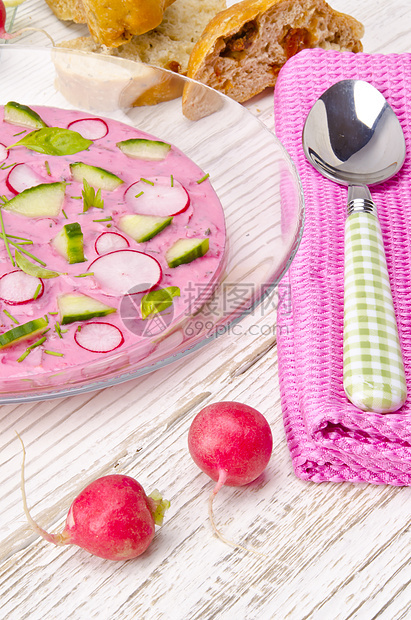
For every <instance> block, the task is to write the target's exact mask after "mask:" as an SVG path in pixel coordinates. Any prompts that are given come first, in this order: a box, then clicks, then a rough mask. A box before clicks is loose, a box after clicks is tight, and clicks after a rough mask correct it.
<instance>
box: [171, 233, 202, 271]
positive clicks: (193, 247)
mask: <svg viewBox="0 0 411 620" xmlns="http://www.w3.org/2000/svg"><path fill="white" fill-rule="evenodd" d="M208 249H209V240H208V237H206V238H205V239H199V238H193V239H178V241H176V242H175V243H174V245H172V246H171V248H169V249H168V250H167V252H166V261H167V264H168V266H169V267H178V266H179V265H183V264H184V263H191V262H192V261H193V260H195V259H196V258H200V257H201V256H204V254H206V253H207V252H208Z"/></svg>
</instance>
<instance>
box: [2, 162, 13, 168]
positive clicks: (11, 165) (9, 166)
mask: <svg viewBox="0 0 411 620" xmlns="http://www.w3.org/2000/svg"><path fill="white" fill-rule="evenodd" d="M13 166H14V164H8V165H7V166H6V164H5V163H4V162H3V163H2V164H1V166H0V168H1V169H2V170H7V169H8V168H12V167H13Z"/></svg>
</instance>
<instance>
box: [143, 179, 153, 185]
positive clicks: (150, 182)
mask: <svg viewBox="0 0 411 620" xmlns="http://www.w3.org/2000/svg"><path fill="white" fill-rule="evenodd" d="M140 181H143V182H144V183H148V184H149V185H154V183H153V181H149V180H148V179H144V178H143V177H141V179H140Z"/></svg>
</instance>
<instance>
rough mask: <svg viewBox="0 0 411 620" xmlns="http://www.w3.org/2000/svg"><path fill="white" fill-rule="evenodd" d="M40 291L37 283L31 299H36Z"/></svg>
mask: <svg viewBox="0 0 411 620" xmlns="http://www.w3.org/2000/svg"><path fill="white" fill-rule="evenodd" d="M40 291H41V284H38V285H37V288H36V290H35V291H34V295H33V299H34V300H36V299H37V297H38V296H39V294H40Z"/></svg>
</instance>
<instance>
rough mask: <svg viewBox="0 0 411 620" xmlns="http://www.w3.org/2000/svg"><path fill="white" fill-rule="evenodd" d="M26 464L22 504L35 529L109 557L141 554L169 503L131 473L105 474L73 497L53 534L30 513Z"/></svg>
mask: <svg viewBox="0 0 411 620" xmlns="http://www.w3.org/2000/svg"><path fill="white" fill-rule="evenodd" d="M23 450H24V446H23ZM23 468H24V459H23ZM23 468H22V495H23V506H24V511H25V514H26V517H27V519H28V521H29V523H30V525H31V526H32V528H33V529H34V531H35V532H36V533H37V534H39V535H40V536H42V537H43V538H44V539H45V540H47V541H48V542H51V543H53V544H55V545H77V546H78V547H81V548H82V549H85V550H86V551H88V552H89V553H92V554H93V555H97V556H98V557H100V558H105V559H107V560H131V559H132V558H136V557H137V556H139V555H141V554H142V553H143V552H144V551H145V550H146V549H147V547H148V546H149V545H150V543H151V541H152V540H153V538H154V534H155V526H156V525H161V524H162V522H163V516H164V512H165V511H166V510H167V508H168V507H169V505H170V503H169V502H168V501H167V500H163V499H162V497H161V495H160V494H159V493H158V491H154V492H153V493H152V494H151V495H149V496H147V495H146V494H145V492H144V489H143V487H142V486H141V484H139V483H138V482H137V480H135V479H134V478H131V477H130V476H123V475H120V474H113V475H110V476H103V477H101V478H97V479H96V480H94V481H93V482H91V483H90V484H89V485H88V486H86V488H85V489H83V491H81V493H80V494H79V495H78V496H77V498H76V499H75V500H74V501H73V503H72V504H71V506H70V509H69V512H68V515H67V519H66V524H65V527H64V529H63V531H62V532H61V533H60V534H50V533H49V532H46V530H44V529H43V528H41V527H40V526H39V525H38V524H37V523H36V522H35V521H34V519H33V518H32V517H31V515H30V512H29V509H28V507H27V500H26V494H25V490H24V473H23V472H24V469H23Z"/></svg>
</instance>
